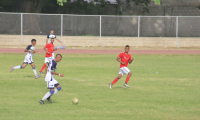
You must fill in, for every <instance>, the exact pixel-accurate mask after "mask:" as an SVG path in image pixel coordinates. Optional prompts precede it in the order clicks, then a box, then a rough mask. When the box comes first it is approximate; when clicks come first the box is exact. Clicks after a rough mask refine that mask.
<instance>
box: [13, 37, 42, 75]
mask: <svg viewBox="0 0 200 120" xmlns="http://www.w3.org/2000/svg"><path fill="white" fill-rule="evenodd" d="M35 45H36V40H35V39H32V40H31V45H28V46H27V48H26V49H25V50H24V52H27V55H26V56H25V59H24V63H23V65H19V66H15V67H11V69H10V73H11V72H12V71H13V70H14V69H22V68H25V67H26V66H27V65H28V64H30V65H31V66H32V69H33V72H34V74H35V78H36V79H37V78H39V77H40V76H41V75H37V71H36V70H35V64H34V62H33V54H34V53H36V51H35Z"/></svg>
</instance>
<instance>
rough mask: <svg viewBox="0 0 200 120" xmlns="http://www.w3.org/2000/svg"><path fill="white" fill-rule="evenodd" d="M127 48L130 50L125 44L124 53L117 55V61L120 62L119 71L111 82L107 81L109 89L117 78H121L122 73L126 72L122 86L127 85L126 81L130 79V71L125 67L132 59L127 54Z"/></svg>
mask: <svg viewBox="0 0 200 120" xmlns="http://www.w3.org/2000/svg"><path fill="white" fill-rule="evenodd" d="M129 50H130V47H129V45H126V46H125V52H124V53H120V54H119V56H118V57H117V61H119V62H120V71H119V75H118V77H116V78H115V79H114V80H113V81H112V83H109V84H108V85H109V87H110V89H111V88H112V85H113V84H115V83H116V82H117V81H118V80H119V79H121V77H122V76H123V75H124V74H127V77H126V81H125V84H124V86H125V87H129V86H128V85H127V83H128V81H129V79H130V77H131V75H132V73H131V71H130V70H129V69H128V68H127V66H128V63H129V64H131V63H132V61H133V58H131V55H130V54H128V52H129Z"/></svg>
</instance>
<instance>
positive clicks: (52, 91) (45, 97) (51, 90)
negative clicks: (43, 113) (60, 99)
mask: <svg viewBox="0 0 200 120" xmlns="http://www.w3.org/2000/svg"><path fill="white" fill-rule="evenodd" d="M53 93H54V88H52V89H50V91H48V92H47V93H46V94H45V95H44V97H43V98H42V100H40V101H39V103H40V104H42V105H44V100H46V99H47V98H48V97H50V96H51V94H53Z"/></svg>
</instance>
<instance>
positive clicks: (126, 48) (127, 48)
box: [124, 45, 130, 53]
mask: <svg viewBox="0 0 200 120" xmlns="http://www.w3.org/2000/svg"><path fill="white" fill-rule="evenodd" d="M124 49H125V53H128V52H129V50H130V47H129V45H126V46H125V48H124Z"/></svg>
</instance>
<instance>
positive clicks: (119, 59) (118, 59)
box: [116, 56, 125, 65]
mask: <svg viewBox="0 0 200 120" xmlns="http://www.w3.org/2000/svg"><path fill="white" fill-rule="evenodd" d="M116 60H117V61H118V62H120V63H121V64H123V65H125V62H122V61H121V58H120V57H119V56H118V57H117V59H116Z"/></svg>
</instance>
